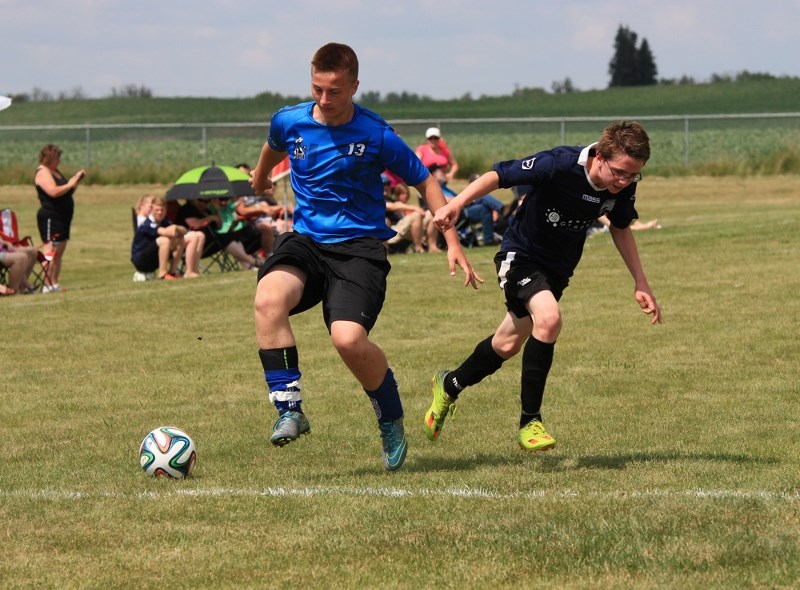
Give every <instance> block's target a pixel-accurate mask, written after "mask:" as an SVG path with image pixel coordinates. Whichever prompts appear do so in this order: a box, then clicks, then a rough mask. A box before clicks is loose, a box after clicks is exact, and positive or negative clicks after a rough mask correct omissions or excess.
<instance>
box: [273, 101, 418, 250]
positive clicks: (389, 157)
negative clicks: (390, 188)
mask: <svg viewBox="0 0 800 590" xmlns="http://www.w3.org/2000/svg"><path fill="white" fill-rule="evenodd" d="M353 106H354V107H355V110H354V113H353V118H352V119H351V120H350V121H349V122H348V123H345V124H343V125H335V126H328V125H323V124H322V123H319V122H318V121H315V120H314V118H313V116H312V113H313V109H314V103H313V102H305V103H301V104H298V105H296V106H292V107H284V108H282V109H281V110H279V111H278V112H276V113H275V114H274V115H273V116H272V122H271V125H270V129H269V137H268V139H267V141H268V143H269V146H270V147H271V148H272V149H274V150H276V151H279V152H288V153H289V163H290V165H291V169H292V175H291V178H292V188H293V189H294V194H295V201H296V206H295V210H294V230H295V231H297V232H299V233H302V234H305V235H307V236H309V237H310V238H312V239H313V240H314V241H316V242H321V243H335V242H341V241H344V240H350V239H353V238H361V237H376V238H379V239H381V240H387V239H389V238H392V237H394V235H395V232H394V231H393V230H392V229H391V228H389V227H387V225H386V219H385V218H386V205H385V202H384V199H383V181H382V180H381V172H383V171H384V169H386V168H388V169H389V170H391V171H392V172H394V173H395V174H397V175H398V176H399V177H400V178H402V179H403V180H404V181H405V182H406V183H407V184H409V185H412V186H414V185H417V184H419V183H421V182H422V181H424V180H425V179H426V178H427V177H428V174H429V173H428V170H427V169H426V168H425V166H423V165H422V162H421V161H420V159H419V158H417V156H416V155H415V154H414V152H413V151H412V150H411V148H409V147H408V146H407V145H406V143H405V142H404V141H403V140H402V139H400V137H399V136H398V135H397V134H396V133H395V132H394V131H393V130H392V128H391V127H389V125H388V124H387V123H386V121H384V120H383V119H382V118H381V117H380V116H379V115H377V114H375V113H373V112H372V111H369V110H367V109H364V108H361V107H359V106H358V105H353Z"/></svg>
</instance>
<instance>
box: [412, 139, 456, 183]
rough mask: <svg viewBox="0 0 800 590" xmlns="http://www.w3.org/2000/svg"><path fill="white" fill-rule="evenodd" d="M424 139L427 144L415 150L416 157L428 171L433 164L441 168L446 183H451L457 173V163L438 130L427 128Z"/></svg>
mask: <svg viewBox="0 0 800 590" xmlns="http://www.w3.org/2000/svg"><path fill="white" fill-rule="evenodd" d="M425 138H426V139H427V140H428V141H427V143H423V144H422V145H419V146H417V149H416V150H415V153H416V154H417V157H418V158H419V159H420V160H422V163H423V164H424V165H425V167H426V168H428V169H430V167H431V166H433V165H434V164H437V165H439V166H441V167H442V168H443V169H444V173H445V176H447V181H448V182H452V181H453V179H454V178H455V177H456V173H457V172H458V162H457V161H456V159H455V158H454V157H453V154H452V153H451V152H450V148H449V147H448V146H447V142H445V140H444V138H443V137H442V133H441V132H440V131H439V128H438V127H429V128H428V130H427V131H425Z"/></svg>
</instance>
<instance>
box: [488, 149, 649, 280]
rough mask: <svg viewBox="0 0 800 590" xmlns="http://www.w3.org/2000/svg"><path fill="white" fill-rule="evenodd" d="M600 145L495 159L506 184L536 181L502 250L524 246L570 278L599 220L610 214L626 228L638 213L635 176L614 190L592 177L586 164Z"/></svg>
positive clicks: (521, 249)
mask: <svg viewBox="0 0 800 590" xmlns="http://www.w3.org/2000/svg"><path fill="white" fill-rule="evenodd" d="M594 145H595V144H593V145H591V146H588V147H584V148H580V147H564V146H562V147H558V148H554V149H552V150H546V151H543V152H539V153H537V154H534V155H533V156H530V157H528V158H525V159H523V160H509V161H506V162H498V163H496V164H495V165H494V170H495V172H497V174H498V176H499V177H500V187H501V188H510V187H512V186H520V185H531V186H532V187H533V188H532V190H531V192H529V193H528V195H527V196H526V197H525V199H524V200H523V202H522V205H521V206H520V207H519V208H518V209H517V212H516V214H515V215H514V217H513V218H512V220H511V223H510V225H509V229H508V231H506V233H505V236H504V237H503V245H502V250H504V251H508V252H519V253H520V254H522V255H524V256H527V257H529V258H531V259H533V260H535V261H536V262H537V263H539V264H541V265H542V266H543V267H544V268H547V269H549V270H550V271H552V272H553V273H555V274H557V275H558V276H560V277H562V278H564V279H569V277H571V276H572V273H573V272H574V271H575V267H576V266H577V265H578V262H579V261H580V259H581V254H582V253H583V245H584V243H585V241H586V229H587V228H588V227H589V225H590V224H591V223H592V222H593V221H594V220H596V219H597V218H598V217H600V216H601V215H603V214H606V215H608V218H609V220H610V221H611V223H612V224H614V226H616V227H620V228H624V227H628V225H629V224H630V223H631V221H633V220H634V219H636V218H637V217H638V214H637V213H636V209H634V201H635V200H636V183H635V182H633V183H631V184H630V185H628V186H626V187H625V188H623V189H622V190H621V191H619V192H618V193H617V194H611V193H610V192H609V191H608V190H606V189H601V188H598V187H596V186H594V185H593V184H592V182H591V181H590V180H589V170H588V169H587V167H586V165H587V163H588V159H589V157H590V155H594Z"/></svg>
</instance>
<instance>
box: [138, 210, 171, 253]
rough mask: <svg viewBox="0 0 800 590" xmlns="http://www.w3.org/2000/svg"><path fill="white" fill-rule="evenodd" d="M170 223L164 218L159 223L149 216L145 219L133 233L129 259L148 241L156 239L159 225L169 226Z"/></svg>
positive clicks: (141, 249)
mask: <svg viewBox="0 0 800 590" xmlns="http://www.w3.org/2000/svg"><path fill="white" fill-rule="evenodd" d="M170 225H171V224H170V222H169V221H168V220H166V219H162V220H161V223H156V222H155V221H153V220H152V219H150V218H147V219H145V220H144V221H143V222H142V225H140V226H139V227H137V228H136V233H135V234H133V243H132V244H131V260H135V259H136V258H137V257H138V256H139V254H140V253H141V252H142V251H143V250H144V249H145V248H146V247H147V245H148V244H149V243H150V242H155V241H156V239H157V238H158V228H159V227H169V226H170Z"/></svg>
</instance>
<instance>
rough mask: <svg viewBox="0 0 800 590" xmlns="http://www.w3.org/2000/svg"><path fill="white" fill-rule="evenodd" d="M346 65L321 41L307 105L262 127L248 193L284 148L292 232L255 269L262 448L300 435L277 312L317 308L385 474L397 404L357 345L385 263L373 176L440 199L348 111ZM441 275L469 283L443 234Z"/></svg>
mask: <svg viewBox="0 0 800 590" xmlns="http://www.w3.org/2000/svg"><path fill="white" fill-rule="evenodd" d="M358 84H359V81H358V58H357V57H356V54H355V53H354V52H353V50H352V49H351V48H350V47H348V46H347V45H341V44H338V43H329V44H327V45H325V46H323V47H321V48H320V49H319V50H317V52H316V53H315V54H314V57H313V59H312V61H311V93H312V97H313V98H314V100H313V101H312V102H306V103H301V104H298V105H295V106H291V107H284V108H283V109H281V110H279V111H278V112H276V113H275V114H274V115H273V117H272V121H271V124H270V128H269V137H268V138H267V142H266V144H265V145H264V147H263V149H262V151H261V156H260V158H259V161H258V165H257V166H256V168H255V171H254V174H253V188H254V189H255V194H257V195H259V194H261V193H263V192H264V191H265V190H267V189H268V188H270V186H271V185H272V182H271V180H270V179H269V177H268V175H269V172H270V171H271V170H272V168H273V167H274V166H276V165H277V164H278V163H280V162H281V161H282V160H283V159H284V158H285V157H286V154H287V152H288V154H289V160H290V165H291V171H292V174H291V182H292V189H293V190H294V193H295V201H296V206H295V210H294V232H288V233H285V234H282V235H281V236H279V237H278V239H277V240H276V242H275V249H274V254H273V256H272V257H271V258H269V259H268V260H267V261H266V262H265V263H264V265H263V266H262V267H261V269H260V271H259V273H258V288H257V290H256V298H255V322H256V339H257V342H258V347H259V356H260V357H261V363H262V365H263V367H264V377H265V379H266V381H267V385H268V387H269V396H270V401H272V402H273V403H274V404H275V406H276V408H277V410H278V414H279V415H278V419H277V421H276V422H275V424H274V425H273V428H272V436H271V438H270V441H271V442H272V444H274V445H276V446H283V445H285V444H287V443H289V442H292V441H294V440H296V439H297V438H298V437H299V436H300V435H301V434H306V433H308V432H310V426H309V423H308V419H307V418H306V416H305V414H304V413H303V410H302V407H301V402H302V396H301V383H300V369H299V363H298V353H297V347H296V344H295V338H294V334H293V332H292V328H291V325H290V322H289V316H290V315H293V314H296V313H300V312H303V311H305V310H307V309H310V308H311V307H314V306H315V305H316V304H317V303H319V302H322V313H323V318H324V320H325V324H326V326H327V327H328V331H329V333H330V335H331V340H332V342H333V345H334V347H335V348H336V351H337V352H338V353H339V356H341V358H342V360H343V361H344V363H345V364H346V365H347V367H348V368H349V369H350V371H351V372H352V373H353V375H354V376H355V377H356V379H358V381H359V383H360V384H361V386H362V387H363V388H364V390H365V391H366V393H367V395H368V396H369V398H370V400H371V401H372V405H373V407H374V409H375V413H376V415H377V418H378V426H379V429H380V432H381V438H382V439H383V464H384V467H385V468H386V469H388V470H390V471H393V470H395V469H398V468H399V467H400V466H401V465H402V464H403V461H404V460H405V456H406V451H407V442H406V437H405V431H404V428H403V408H402V405H401V403H400V396H399V393H398V390H397V383H396V382H395V380H394V376H393V374H392V371H391V369H389V365H388V362H387V360H386V356H385V355H384V353H383V351H382V350H381V349H380V348H379V347H378V346H377V345H375V344H374V343H372V342H371V341H370V340H369V331H370V330H371V329H372V327H373V326H374V325H375V322H376V320H377V319H378V314H379V313H380V311H381V308H382V306H383V302H384V296H385V291H386V276H387V274H388V272H389V268H390V266H389V263H388V261H387V258H386V249H385V247H384V245H383V242H384V241H385V240H388V239H390V238H392V237H393V236H394V235H395V232H394V231H393V230H392V229H391V228H389V227H387V225H386V222H385V217H386V206H385V201H384V198H383V182H382V181H381V172H383V170H384V169H385V168H388V169H389V170H391V171H392V172H393V173H395V174H396V175H398V176H400V177H401V178H402V179H403V180H404V181H405V182H406V183H407V184H409V185H411V186H414V187H416V189H417V190H418V191H419V192H420V194H421V195H422V196H423V198H424V199H425V200H426V202H428V203H429V204H430V206H431V208H432V209H433V210H434V211H435V210H436V209H438V208H439V207H441V206H443V205H444V204H445V198H444V196H443V195H442V191H441V189H440V188H439V185H438V183H436V182H435V181H434V180H433V179H432V178H431V176H430V174H429V173H428V171H427V169H426V168H425V167H424V166H423V165H422V162H421V161H420V160H419V158H417V157H416V155H415V154H414V152H413V151H412V150H411V149H410V148H409V147H408V146H407V145H406V144H405V143H404V142H403V140H401V139H400V138H399V137H398V136H397V135H396V134H395V133H394V131H393V130H392V129H391V127H389V126H388V124H387V123H386V122H385V121H384V120H383V119H381V118H380V117H379V116H378V115H376V114H375V113H373V112H371V111H368V110H366V109H363V108H361V107H359V106H358V105H356V104H355V103H353V95H354V94H355V93H356V90H358ZM445 237H446V239H447V244H448V247H449V249H448V253H447V255H448V262H449V266H450V274H451V275H455V265H456V264H457V265H458V266H460V267H461V268H462V270H463V271H464V274H465V275H466V278H465V283H464V284H465V285H468V284H471V285H472V286H473V287H474V288H477V284H476V281H480V280H481V279H480V277H478V276H477V275H476V274H475V273H474V271H473V270H472V268H471V267H470V265H469V262H468V261H467V259H466V257H465V256H464V252H463V250H462V249H461V246H460V245H459V242H458V236H457V235H456V233H455V231H454V230H449V231H447V232H446V235H445Z"/></svg>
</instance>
